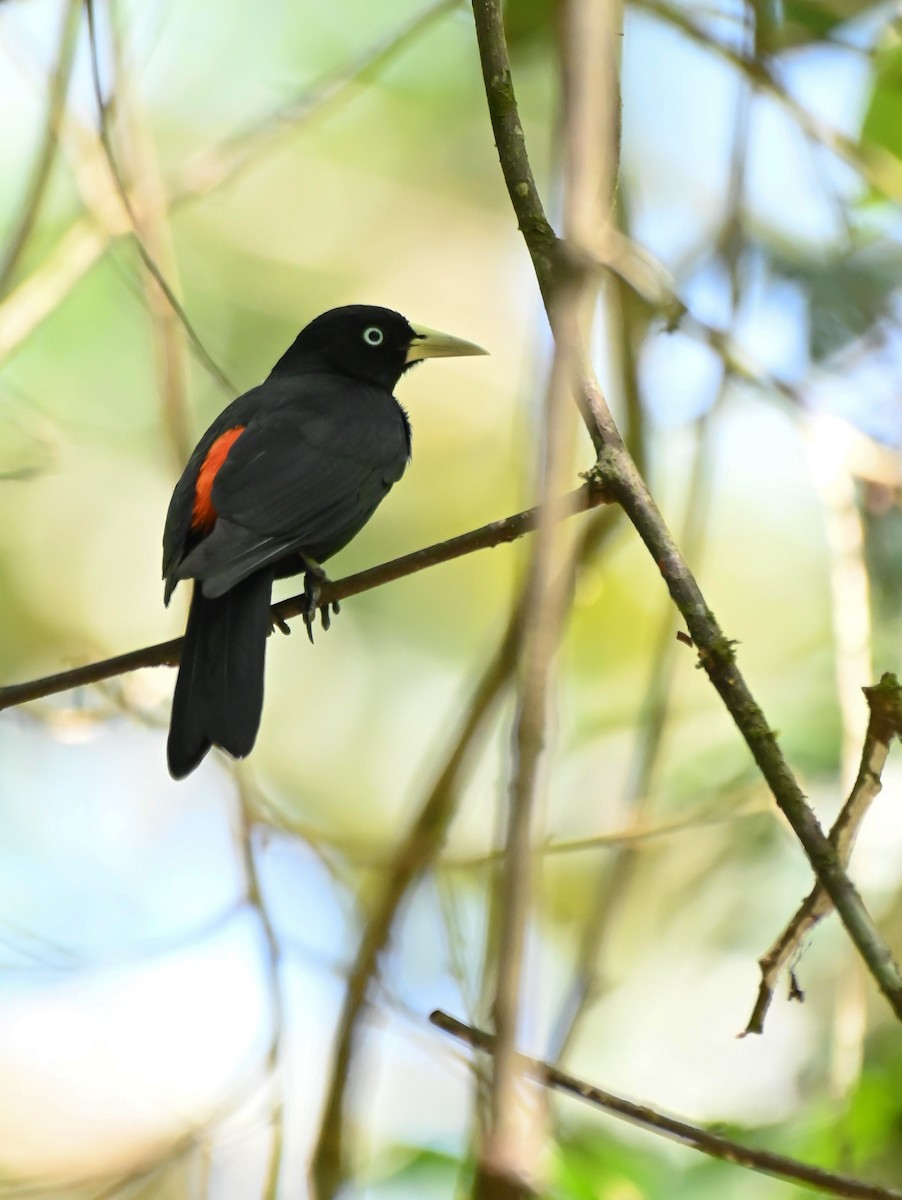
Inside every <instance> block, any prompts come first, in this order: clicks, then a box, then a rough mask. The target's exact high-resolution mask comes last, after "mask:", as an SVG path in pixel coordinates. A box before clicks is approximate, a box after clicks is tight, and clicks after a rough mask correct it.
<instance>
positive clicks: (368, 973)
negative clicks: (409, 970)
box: [313, 508, 617, 1200]
mask: <svg viewBox="0 0 902 1200" xmlns="http://www.w3.org/2000/svg"><path fill="white" fill-rule="evenodd" d="M616 511H617V510H615V509H611V508H604V509H601V510H600V511H599V512H597V513H596V514H595V515H594V517H593V518H591V519H590V520H589V521H587V522H586V523H585V524H584V525H583V527H582V529H581V530H580V537H579V549H578V551H577V554H576V559H577V561H579V562H582V561H585V560H587V559H588V558H590V557H592V556H593V555H594V554H596V553H597V552H598V550H599V549H600V547H601V545H602V544H603V543H604V542H605V541H606V539H607V538H608V537H609V536H610V534H611V533H612V531H613V530H614V528H615V527H616V521H615V519H614V517H615V513H616ZM572 585H573V581H572V579H571V582H570V586H571V587H572ZM521 621H522V605H521V603H518V604H517V605H515V607H514V609H513V611H512V613H511V617H510V619H509V622H508V626H507V628H506V630H505V633H504V635H503V637H502V639H501V642H500V643H499V646H498V648H497V649H496V651H495V654H494V656H493V657H492V659H491V660H490V662H489V664H488V665H487V667H486V669H485V671H484V672H483V675H482V677H481V679H480V681H479V683H478V684H477V685H476V688H475V690H474V692H473V695H472V697H471V699H470V702H469V705H468V706H467V709H466V712H465V715H464V717H463V719H462V721H461V725H460V732H459V733H458V736H457V738H456V739H455V741H454V743H453V745H452V747H451V748H450V750H449V751H448V752H447V755H446V758H445V762H444V766H443V767H442V768H441V770H440V771H439V772H438V774H437V776H436V781H435V783H433V785H432V787H431V788H430V790H429V792H428V794H427V795H426V796H425V798H424V800H423V802H422V804H421V806H420V809H419V811H418V812H417V815H416V816H415V817H414V819H413V821H412V822H411V825H410V827H409V829H408V832H407V834H406V835H405V837H404V838H403V840H402V841H401V843H400V844H399V846H398V848H397V850H396V852H395V854H394V855H393V856H392V859H391V861H389V862H380V863H378V864H376V865H378V867H379V873H380V877H381V878H383V879H384V880H385V886H384V889H383V891H382V892H381V894H380V896H379V897H378V898H377V900H376V903H375V905H374V907H373V909H372V912H371V914H370V917H369V919H368V921H367V925H366V928H365V929H364V931H363V935H362V937H361V940H360V945H359V948H358V951H357V955H356V958H355V960H354V965H353V967H352V968H351V972H350V976H349V979H348V987H347V992H346V995H345V1003H344V1008H343V1010H342V1017H341V1022H340V1025H339V1031H338V1035H337V1038H336V1047H335V1051H334V1053H333V1061H332V1071H331V1075H330V1078H329V1083H328V1087H327V1098H326V1102H325V1105H324V1109H323V1117H322V1119H321V1122H320V1132H319V1137H318V1139H317V1148H316V1153H315V1156H314V1161H313V1176H314V1179H315V1181H316V1187H317V1192H316V1195H317V1200H329V1198H330V1197H332V1196H334V1195H335V1193H336V1190H337V1189H338V1188H339V1187H340V1186H341V1183H342V1181H343V1180H344V1179H345V1178H346V1177H347V1174H348V1169H347V1161H346V1160H347V1149H346V1146H345V1135H344V1134H345V1112H346V1109H347V1104H348V1091H349V1088H350V1086H351V1083H352V1081H353V1077H354V1066H355V1062H356V1052H357V1047H358V1044H359V1041H360V1036H361V1027H362V1024H363V1020H364V1017H365V1015H366V1013H367V1011H368V1007H369V1004H368V999H369V996H370V993H371V990H372V987H373V984H374V982H375V980H376V979H377V978H378V975H379V967H380V962H381V958H382V955H383V954H384V952H385V948H386V946H387V945H388V943H389V939H390V937H391V933H392V930H393V928H394V925H395V923H396V921H397V918H398V914H399V912H400V910H401V907H402V905H403V902H404V900H405V898H406V896H407V895H408V894H409V892H410V889H411V888H412V887H413V886H414V884H415V883H416V882H417V881H418V880H419V879H421V878H422V877H423V875H424V874H425V873H426V871H428V869H429V868H430V866H431V865H432V864H433V863H434V862H435V861H436V859H437V857H438V854H439V853H440V851H441V848H442V845H443V844H444V841H445V836H446V833H447V829H448V826H449V825H450V822H451V819H452V817H453V816H454V812H455V811H456V806H457V802H458V798H459V795H460V792H461V789H462V787H463V782H464V778H463V772H464V769H465V767H467V765H468V764H469V761H470V760H471V759H472V757H473V756H474V754H475V753H476V750H477V748H478V745H479V743H480V741H481V739H482V738H483V737H484V736H485V734H486V732H487V730H488V725H489V722H490V721H491V719H492V717H493V715H494V713H495V711H496V709H497V706H498V704H499V702H500V700H501V697H502V695H503V693H504V690H505V689H506V687H507V686H508V684H509V682H510V680H511V678H512V676H513V672H514V669H515V666H516V655H515V648H516V642H517V638H518V635H519V626H520V623H521Z"/></svg>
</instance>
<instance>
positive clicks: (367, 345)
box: [273, 304, 487, 391]
mask: <svg viewBox="0 0 902 1200" xmlns="http://www.w3.org/2000/svg"><path fill="white" fill-rule="evenodd" d="M486 353H487V351H485V350H483V349H482V348H481V347H480V346H476V345H474V344H473V342H465V341H464V340H463V339H462V338H456V337H451V336H450V334H447V333H439V332H438V330H435V329H428V328H427V327H426V326H425V325H412V324H411V323H410V322H409V321H408V320H407V319H406V318H405V317H402V316H401V314H400V313H396V312H393V311H392V310H391V309H390V308H379V307H377V306H375V305H370V304H348V305H345V307H343V308H332V309H330V310H329V311H328V312H325V313H323V314H322V315H321V316H319V317H316V318H315V319H314V320H313V321H311V322H310V324H309V325H307V326H306V327H305V328H304V329H302V330H301V332H300V333H299V334H298V336H297V337H296V338H295V340H294V342H293V343H292V345H291V346H290V347H289V349H288V350H287V351H286V352H285V354H283V355H282V357H281V358H280V359H279V361H278V362H277V363H276V365H275V366H274V367H273V374H274V375H275V374H281V375H294V374H308V373H310V372H311V371H322V370H328V371H337V372H338V373H339V374H341V375H348V376H349V377H350V378H352V379H360V380H363V381H364V382H366V383H375V384H378V385H379V386H380V387H384V388H385V389H386V390H387V391H392V390H393V388H394V386H395V384H396V383H397V382H398V380H399V379H400V378H401V376H402V375H403V374H404V372H405V371H406V370H407V369H408V367H412V366H413V365H414V364H415V363H418V362H421V361H422V360H423V359H426V358H460V357H462V356H464V355H469V354H486Z"/></svg>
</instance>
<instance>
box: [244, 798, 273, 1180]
mask: <svg viewBox="0 0 902 1200" xmlns="http://www.w3.org/2000/svg"><path fill="white" fill-rule="evenodd" d="M250 807H251V805H250V800H249V797H248V795H247V790H246V788H245V787H244V786H243V781H241V779H240V776H239V793H238V810H237V813H236V818H237V819H236V826H237V827H236V829H235V841H236V843H237V846H238V853H239V858H240V861H241V864H242V868H243V871H244V887H245V893H246V895H247V901H248V903H249V904H251V905H253V907H254V909H255V910H256V912H257V914H258V916H259V918H260V924H261V926H262V928H263V937H264V940H265V942H266V982H267V985H268V989H269V1003H270V1013H271V1021H272V1030H271V1033H270V1041H269V1050H268V1051H267V1055H266V1071H267V1074H268V1075H269V1080H270V1086H271V1088H272V1093H273V1094H272V1101H271V1104H270V1116H271V1121H272V1137H271V1140H270V1147H269V1161H268V1163H267V1171H266V1180H265V1184H264V1191H263V1200H277V1198H278V1195H279V1178H280V1176H281V1173H282V1151H283V1143H284V1117H285V1104H284V1099H283V1095H282V1080H281V1065H280V1059H281V1053H282V1041H283V1039H284V1036H285V1005H284V1002H283V1000H282V980H281V974H280V969H279V967H280V962H281V948H280V946H279V939H278V937H277V936H276V931H275V929H274V928H273V923H272V921H271V920H270V916H269V909H268V908H267V905H266V897H265V896H264V894H263V889H262V887H261V885H260V872H259V868H258V866H257V848H256V847H255V845H254V825H253V822H252V820H251V817H250V811H249V810H250Z"/></svg>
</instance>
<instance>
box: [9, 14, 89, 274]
mask: <svg viewBox="0 0 902 1200" xmlns="http://www.w3.org/2000/svg"><path fill="white" fill-rule="evenodd" d="M81 6H82V0H69V2H68V4H67V5H66V9H65V12H64V13H63V20H62V26H61V28H60V43H59V49H58V50H57V54H56V69H55V71H54V73H53V78H52V80H51V82H50V89H49V91H48V94H47V117H46V121H45V124H44V133H43V137H42V139H41V145H40V148H39V149H38V153H37V156H36V158H35V163H34V167H33V169H32V173H31V178H30V179H29V181H28V185H27V187H26V191H25V196H24V198H23V201H22V210H21V212H20V213H19V218H18V220H17V222H16V225H15V229H14V230H13V233H12V235H11V236H10V239H9V241H8V242H7V244H6V247H5V249H4V252H3V261H2V263H0V296H3V295H5V294H6V292H7V291H8V290H9V284H10V280H11V279H12V277H13V275H14V274H15V271H16V268H17V267H18V265H19V260H20V259H21V257H22V252H23V251H24V249H25V247H26V245H27V244H28V239H29V237H30V236H31V231H32V229H34V225H35V221H36V220H37V217H38V213H39V211H40V208H41V203H42V202H43V199H44V194H45V192H46V190H47V184H48V182H49V180H50V173H51V171H52V168H53V163H54V160H55V159H56V152H57V149H58V147H59V137H58V135H59V125H60V120H61V118H62V114H63V109H64V108H65V104H66V93H67V92H68V90H69V79H70V77H71V75H72V63H73V62H74V60H75V49H76V46H77V45H78V27H79V23H80V17H81Z"/></svg>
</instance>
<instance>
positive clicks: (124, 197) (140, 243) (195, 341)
mask: <svg viewBox="0 0 902 1200" xmlns="http://www.w3.org/2000/svg"><path fill="white" fill-rule="evenodd" d="M85 9H86V12H87V15H88V40H89V43H90V47H91V79H92V81H93V84H94V98H95V100H96V101H97V116H98V122H99V132H100V141H101V144H102V146H103V150H104V154H105V155H106V159H107V164H108V166H109V168H110V174H111V175H112V178H113V182H114V184H115V187H116V191H117V193H118V195H119V199H120V200H121V201H122V204H123V206H124V208H125V210H126V212H127V213H128V216H129V220H130V221H131V225H132V232H133V236H134V241H135V246H136V247H137V250H138V254H139V255H140V257H141V261H142V262H143V263H144V266H145V267H146V268H147V270H148V272H149V273H150V275H151V276H152V277H153V279H154V281H155V283H156V284H157V286H158V287H159V289H160V291H161V292H162V293H163V295H164V296H165V298H166V301H167V303H168V304H169V305H170V307H171V308H172V311H173V312H174V313H175V315H176V316H177V317H178V319H179V322H180V324H181V325H182V328H183V329H184V330H185V333H186V334H187V336H188V340H189V341H190V343H191V345H192V347H193V348H194V351H195V353H196V355H197V358H198V361H199V362H200V363H201V364H202V366H203V367H204V368H205V369H206V370H207V371H209V373H210V374H211V375H212V376H213V378H214V379H215V380H216V381H217V382H218V383H219V384H220V386H221V387H222V388H224V389H225V390H226V391H228V392H236V391H237V390H238V389H237V388H236V387H235V386H234V384H233V383H232V382H231V381H230V379H229V377H228V376H227V375H226V374H225V372H224V371H223V370H222V368H221V367H220V366H219V364H218V363H217V362H216V361H215V359H214V358H213V357H212V355H211V354H210V352H209V351H208V350H207V348H206V346H205V345H204V344H203V342H202V341H201V339H200V336H199V335H198V333H197V330H196V329H195V328H194V326H193V325H192V324H191V321H190V319H189V317H188V314H187V313H186V312H185V309H184V307H183V306H182V303H181V301H180V300H179V298H178V297H177V296H176V294H175V292H174V291H173V290H172V287H171V286H170V284H169V281H168V280H167V279H166V277H165V276H164V274H163V272H162V271H161V270H160V268H159V266H158V265H157V262H156V260H155V259H154V257H153V255H152V254H151V252H150V250H149V249H148V248H147V246H146V244H145V242H144V240H143V238H142V236H141V233H140V225H139V221H138V218H137V215H136V213H135V208H134V205H133V204H132V198H131V196H130V195H129V192H128V189H127V187H126V186H125V181H124V180H123V178H122V173H121V171H120V169H119V162H118V159H117V158H116V153H115V151H114V149H113V143H112V139H111V137H110V128H109V121H108V104H107V101H106V100H104V96H103V88H102V86H101V83H100V52H99V49H98V45H97V25H96V21H95V16H94V0H85Z"/></svg>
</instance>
